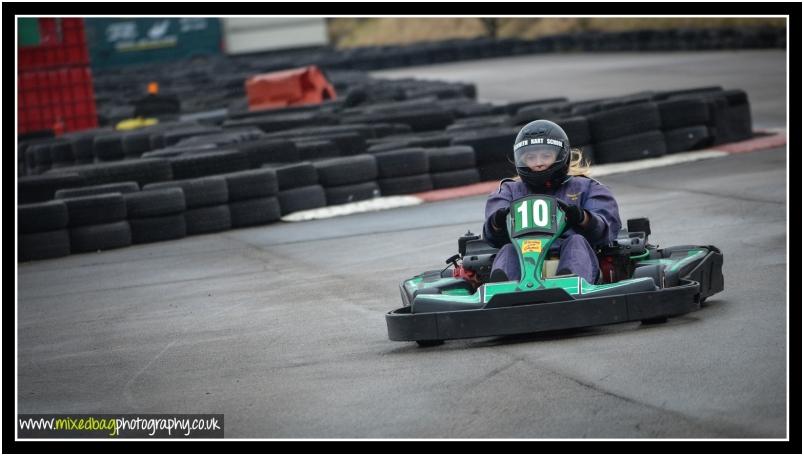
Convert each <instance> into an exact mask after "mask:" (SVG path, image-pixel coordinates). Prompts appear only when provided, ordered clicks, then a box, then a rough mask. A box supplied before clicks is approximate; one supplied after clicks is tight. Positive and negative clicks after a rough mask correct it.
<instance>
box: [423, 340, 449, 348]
mask: <svg viewBox="0 0 804 456" xmlns="http://www.w3.org/2000/svg"><path fill="white" fill-rule="evenodd" d="M416 343H417V344H419V347H435V346H436V345H441V344H443V343H444V341H443V340H440V339H433V340H417V341H416Z"/></svg>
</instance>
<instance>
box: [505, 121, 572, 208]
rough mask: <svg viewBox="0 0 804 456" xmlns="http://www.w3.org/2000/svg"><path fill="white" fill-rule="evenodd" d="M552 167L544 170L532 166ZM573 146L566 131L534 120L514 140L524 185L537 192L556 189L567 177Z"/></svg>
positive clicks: (515, 159)
mask: <svg viewBox="0 0 804 456" xmlns="http://www.w3.org/2000/svg"><path fill="white" fill-rule="evenodd" d="M550 159H552V160H553V161H552V164H550V165H549V166H548V167H547V168H545V169H543V170H541V171H534V170H532V169H531V167H530V166H531V165H532V164H537V163H538V164H544V163H549V161H550ZM569 160H570V143H569V138H568V137H567V134H566V133H564V130H563V129H562V128H561V127H559V126H558V125H556V124H555V123H553V122H550V121H549V120H534V121H533V122H531V123H529V124H527V125H525V126H524V127H522V129H521V130H519V134H517V135H516V140H515V141H514V164H515V165H516V172H517V174H519V177H520V178H521V179H522V182H524V183H525V185H527V186H528V188H529V189H530V190H531V191H532V192H534V193H541V192H544V191H545V190H551V189H555V188H556V187H558V186H559V185H561V184H562V183H563V182H564V180H566V178H567V170H568V169H569Z"/></svg>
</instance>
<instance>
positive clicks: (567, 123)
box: [555, 116, 592, 147]
mask: <svg viewBox="0 0 804 456" xmlns="http://www.w3.org/2000/svg"><path fill="white" fill-rule="evenodd" d="M555 123H556V124H557V125H558V126H559V127H561V129H562V130H564V133H566V134H567V137H568V138H569V142H570V146H571V147H581V146H584V145H586V144H589V143H591V142H592V134H591V133H590V131H589V121H588V120H587V119H586V117H583V116H577V117H568V118H566V119H556V120H555Z"/></svg>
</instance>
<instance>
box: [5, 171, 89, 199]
mask: <svg viewBox="0 0 804 456" xmlns="http://www.w3.org/2000/svg"><path fill="white" fill-rule="evenodd" d="M85 185H87V181H86V179H85V178H84V177H83V176H80V175H78V174H77V173H65V174H61V173H58V174H46V175H44V176H25V177H21V178H20V179H19V180H18V181H17V192H18V193H17V197H18V198H19V202H20V204H27V203H39V202H42V201H49V200H52V199H53V197H54V195H55V194H56V191H57V190H59V189H62V188H75V187H83V186H85Z"/></svg>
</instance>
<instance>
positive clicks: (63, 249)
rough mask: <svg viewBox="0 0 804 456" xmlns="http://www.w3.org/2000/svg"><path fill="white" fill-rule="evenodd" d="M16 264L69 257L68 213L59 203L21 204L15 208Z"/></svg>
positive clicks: (56, 201)
mask: <svg viewBox="0 0 804 456" xmlns="http://www.w3.org/2000/svg"><path fill="white" fill-rule="evenodd" d="M17 214H18V219H17V220H18V229H19V233H20V238H19V239H20V244H19V249H20V250H19V252H20V256H19V261H32V260H44V259H47V258H58V257H63V256H66V255H69V254H70V231H69V230H67V224H68V220H69V218H68V213H67V206H66V205H65V204H64V202H63V201H58V200H54V201H47V202H44V203H34V204H23V205H20V206H19V207H18V208H17Z"/></svg>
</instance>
